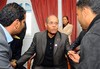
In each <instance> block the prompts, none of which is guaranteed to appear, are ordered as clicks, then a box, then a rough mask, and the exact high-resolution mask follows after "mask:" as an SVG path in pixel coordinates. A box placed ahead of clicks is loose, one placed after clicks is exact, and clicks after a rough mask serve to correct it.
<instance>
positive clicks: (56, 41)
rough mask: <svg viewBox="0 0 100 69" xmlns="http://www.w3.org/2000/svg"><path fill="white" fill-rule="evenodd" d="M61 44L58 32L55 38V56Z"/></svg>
mask: <svg viewBox="0 0 100 69" xmlns="http://www.w3.org/2000/svg"><path fill="white" fill-rule="evenodd" d="M59 42H60V35H59V33H58V32H57V34H56V36H55V41H54V55H55V53H56V51H57V48H58V46H59Z"/></svg>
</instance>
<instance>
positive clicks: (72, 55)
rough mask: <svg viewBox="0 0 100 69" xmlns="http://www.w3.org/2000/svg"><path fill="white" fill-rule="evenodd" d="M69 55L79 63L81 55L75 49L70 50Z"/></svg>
mask: <svg viewBox="0 0 100 69" xmlns="http://www.w3.org/2000/svg"><path fill="white" fill-rule="evenodd" d="M68 56H69V58H70V59H72V60H73V61H74V62H76V63H79V59H80V56H79V55H78V54H77V53H76V52H74V51H68Z"/></svg>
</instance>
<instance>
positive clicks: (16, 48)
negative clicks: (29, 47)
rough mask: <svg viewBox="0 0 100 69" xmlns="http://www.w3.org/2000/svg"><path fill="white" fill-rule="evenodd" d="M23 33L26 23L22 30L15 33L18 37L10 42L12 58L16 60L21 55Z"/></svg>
mask: <svg viewBox="0 0 100 69" xmlns="http://www.w3.org/2000/svg"><path fill="white" fill-rule="evenodd" d="M25 33H26V23H25V27H24V28H23V30H22V31H21V32H20V33H19V34H17V35H16V36H18V37H19V38H20V39H18V38H13V41H12V42H11V50H12V59H16V60H18V59H19V58H20V57H21V51H22V46H23V39H24V37H25Z"/></svg>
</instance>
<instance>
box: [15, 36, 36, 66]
mask: <svg viewBox="0 0 100 69" xmlns="http://www.w3.org/2000/svg"><path fill="white" fill-rule="evenodd" d="M35 50H36V34H35V35H34V38H33V41H32V43H31V46H30V47H29V49H28V50H27V51H26V52H25V53H24V54H23V55H22V57H21V58H20V59H19V60H18V61H17V66H21V65H23V64H24V63H26V62H27V61H28V60H29V59H30V58H31V57H32V56H33V55H34V54H35V52H36V51H35Z"/></svg>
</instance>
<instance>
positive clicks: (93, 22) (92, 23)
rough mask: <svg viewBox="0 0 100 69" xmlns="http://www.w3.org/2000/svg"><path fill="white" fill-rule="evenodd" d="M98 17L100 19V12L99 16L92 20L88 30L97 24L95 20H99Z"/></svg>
mask: <svg viewBox="0 0 100 69" xmlns="http://www.w3.org/2000/svg"><path fill="white" fill-rule="evenodd" d="M98 19H100V14H99V15H97V16H96V17H95V18H94V19H93V20H92V22H91V24H90V25H89V27H88V29H87V31H89V30H90V28H91V27H92V26H93V25H94V24H95V21H97V20H98Z"/></svg>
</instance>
